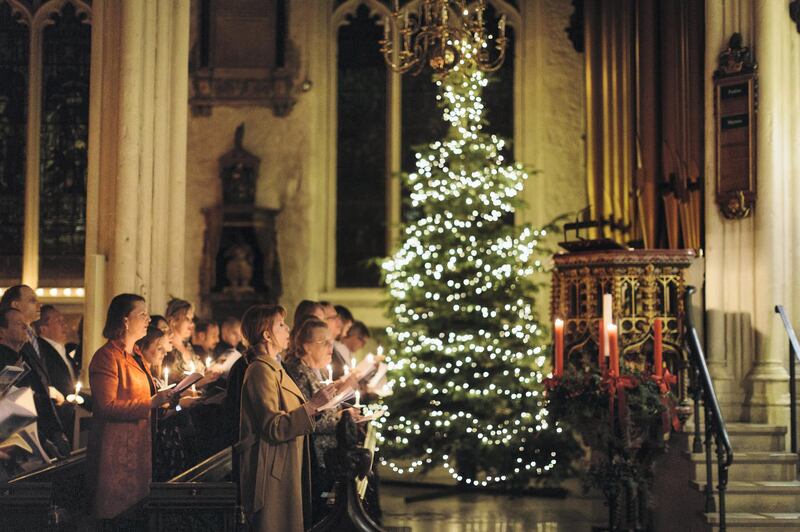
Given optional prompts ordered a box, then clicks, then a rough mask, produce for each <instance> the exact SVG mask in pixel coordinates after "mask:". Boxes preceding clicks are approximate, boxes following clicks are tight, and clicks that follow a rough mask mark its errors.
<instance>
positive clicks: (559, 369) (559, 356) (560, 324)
mask: <svg viewBox="0 0 800 532" xmlns="http://www.w3.org/2000/svg"><path fill="white" fill-rule="evenodd" d="M553 330H554V332H555V354H556V363H555V376H556V377H560V376H561V375H563V374H564V320H562V319H561V318H556V321H555V325H554V327H553Z"/></svg>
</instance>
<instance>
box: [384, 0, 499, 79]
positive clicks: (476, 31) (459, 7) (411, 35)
mask: <svg viewBox="0 0 800 532" xmlns="http://www.w3.org/2000/svg"><path fill="white" fill-rule="evenodd" d="M451 7H452V9H453V12H455V13H457V14H459V16H458V17H452V18H456V20H455V23H454V24H451V23H450V18H451V17H450V16H449V15H450V8H451ZM485 9H486V0H477V1H476V2H474V5H473V6H472V7H470V6H469V5H468V1H467V0H421V1H420V3H419V8H418V9H417V12H416V13H411V12H409V8H406V9H404V10H403V11H402V12H401V11H400V5H399V1H398V0H394V9H393V10H392V17H391V19H390V18H389V17H386V20H385V21H384V27H383V30H384V33H383V39H382V40H381V41H380V45H381V53H382V54H383V57H384V59H385V60H386V63H387V64H388V65H389V66H390V67H391V68H392V70H394V71H395V72H399V73H400V74H404V73H406V72H411V74H412V75H417V74H419V73H420V72H422V70H423V69H424V68H425V65H428V66H430V67H431V68H432V69H433V71H434V72H436V73H437V74H442V73H444V72H447V71H449V70H451V69H452V68H453V67H455V66H456V65H457V64H458V62H459V60H460V59H461V52H460V51H459V48H458V46H457V45H458V43H460V42H470V43H471V44H472V45H473V46H474V47H475V48H476V49H477V50H478V53H477V55H476V56H475V62H476V63H477V66H478V68H479V69H480V70H482V71H484V72H494V71H495V70H497V69H499V68H500V67H501V66H502V64H503V60H504V59H505V57H506V45H507V43H508V39H507V38H506V16H505V15H502V16H501V17H500V20H499V22H498V24H497V29H498V35H497V38H496V39H493V37H492V36H491V35H488V36H487V34H486V32H485V31H484V21H483V15H484V11H485ZM491 40H494V48H495V50H496V54H494V57H492V54H491V53H490V50H489V49H490V47H489V41H491Z"/></svg>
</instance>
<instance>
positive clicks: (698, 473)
mask: <svg viewBox="0 0 800 532" xmlns="http://www.w3.org/2000/svg"><path fill="white" fill-rule="evenodd" d="M684 456H685V457H686V458H687V459H688V460H689V461H690V462H691V464H692V467H691V468H690V470H689V475H690V477H691V479H692V480H697V481H699V482H705V479H706V455H705V453H701V454H692V453H688V452H687V453H684ZM711 459H712V462H711V463H712V467H711V471H712V474H713V479H714V481H716V480H717V471H718V468H717V457H716V455H712V457H711ZM797 463H798V456H797V455H796V454H793V453H787V452H760V451H749V452H744V451H743V452H734V459H733V465H731V467H730V469H729V470H728V481H730V482H735V481H739V480H743V481H757V480H772V481H787V480H797Z"/></svg>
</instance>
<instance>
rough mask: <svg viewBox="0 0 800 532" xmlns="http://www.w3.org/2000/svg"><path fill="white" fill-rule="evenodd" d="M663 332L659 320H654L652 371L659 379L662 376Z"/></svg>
mask: <svg viewBox="0 0 800 532" xmlns="http://www.w3.org/2000/svg"><path fill="white" fill-rule="evenodd" d="M662 351H663V330H662V328H661V320H660V319H658V318H656V319H655V321H653V370H654V372H655V374H656V376H658V377H660V376H661V374H662V366H663V364H664V362H663V356H662Z"/></svg>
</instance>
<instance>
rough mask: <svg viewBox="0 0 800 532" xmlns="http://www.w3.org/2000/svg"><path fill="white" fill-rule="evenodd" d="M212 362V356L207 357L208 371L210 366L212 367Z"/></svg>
mask: <svg viewBox="0 0 800 532" xmlns="http://www.w3.org/2000/svg"><path fill="white" fill-rule="evenodd" d="M211 362H212V360H211V357H206V371H208V368H210V367H211Z"/></svg>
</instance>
